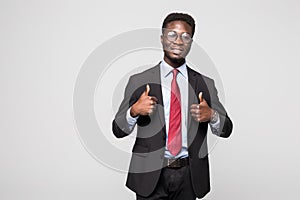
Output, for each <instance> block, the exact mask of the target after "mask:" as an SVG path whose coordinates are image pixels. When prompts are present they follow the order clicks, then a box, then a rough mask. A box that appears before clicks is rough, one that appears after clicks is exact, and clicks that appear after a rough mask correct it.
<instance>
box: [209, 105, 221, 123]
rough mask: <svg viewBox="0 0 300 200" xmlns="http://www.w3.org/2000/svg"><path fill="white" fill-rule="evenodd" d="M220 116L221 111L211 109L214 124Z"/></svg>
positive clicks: (211, 119)
mask: <svg viewBox="0 0 300 200" xmlns="http://www.w3.org/2000/svg"><path fill="white" fill-rule="evenodd" d="M218 118H219V113H218V112H217V111H216V110H214V109H211V117H210V123H212V124H214V123H216V122H217V121H218Z"/></svg>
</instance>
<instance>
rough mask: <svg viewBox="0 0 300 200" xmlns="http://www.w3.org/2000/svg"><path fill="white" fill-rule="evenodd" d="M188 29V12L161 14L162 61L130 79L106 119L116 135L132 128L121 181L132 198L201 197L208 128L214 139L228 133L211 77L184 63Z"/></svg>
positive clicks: (188, 44)
mask: <svg viewBox="0 0 300 200" xmlns="http://www.w3.org/2000/svg"><path fill="white" fill-rule="evenodd" d="M194 31H195V22H194V19H193V18H192V17H191V16H190V15H188V14H182V13H171V14H169V15H168V16H167V17H166V18H165V20H164V22H163V26H162V35H161V43H162V46H163V50H164V57H163V61H162V62H160V63H159V64H158V65H156V66H154V67H153V68H150V69H148V70H146V71H144V72H141V73H139V74H136V75H133V76H131V77H130V79H129V81H128V84H127V86H126V89H125V94H124V99H123V101H122V103H121V105H120V108H119V110H118V112H117V114H116V116H115V119H114V120H113V123H112V129H113V133H114V135H115V136H116V137H118V138H122V137H125V136H127V135H129V134H130V133H131V132H132V131H133V129H134V127H135V126H137V136H136V140H135V144H134V146H133V150H132V152H133V154H132V158H131V162H130V167H129V172H128V177H127V183H126V185H127V187H129V188H130V189H131V190H133V191H134V192H135V193H136V196H137V199H138V200H142V199H147V200H154V199H174V200H175V199H178V200H179V199H180V200H192V199H196V197H198V198H202V197H204V196H205V195H206V194H207V193H208V192H209V191H210V182H209V161H208V155H207V154H208V149H207V137H206V135H207V129H208V126H210V128H211V130H212V132H213V133H214V134H216V135H218V136H220V137H229V136H230V134H231V131H232V126H233V125H232V122H231V120H230V118H229V117H228V115H227V113H226V111H225V109H224V107H223V106H222V105H221V103H220V101H219V98H218V96H217V90H216V88H215V86H214V81H213V80H212V79H210V78H208V77H205V76H203V75H201V74H199V73H198V72H196V71H194V70H192V69H191V68H189V67H188V66H187V65H186V61H185V57H186V55H187V54H188V53H189V50H190V48H191V45H192V37H193V35H194Z"/></svg>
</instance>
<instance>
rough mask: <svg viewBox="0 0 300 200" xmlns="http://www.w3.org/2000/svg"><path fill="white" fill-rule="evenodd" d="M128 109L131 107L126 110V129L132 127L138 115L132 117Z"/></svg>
mask: <svg viewBox="0 0 300 200" xmlns="http://www.w3.org/2000/svg"><path fill="white" fill-rule="evenodd" d="M130 110H131V107H130V108H129V109H128V110H127V112H126V120H127V123H128V129H129V130H130V131H131V130H132V129H133V128H134V126H135V124H136V122H137V119H138V118H139V116H136V117H132V116H131V115H130Z"/></svg>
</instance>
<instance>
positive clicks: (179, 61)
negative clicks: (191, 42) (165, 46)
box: [164, 50, 185, 67]
mask: <svg viewBox="0 0 300 200" xmlns="http://www.w3.org/2000/svg"><path fill="white" fill-rule="evenodd" d="M164 55H165V57H166V58H168V60H169V61H171V62H172V63H174V64H175V65H176V66H177V67H180V66H181V65H183V63H185V58H184V57H177V58H174V57H172V56H171V55H170V54H169V51H167V50H164Z"/></svg>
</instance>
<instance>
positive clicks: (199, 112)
mask: <svg viewBox="0 0 300 200" xmlns="http://www.w3.org/2000/svg"><path fill="white" fill-rule="evenodd" d="M199 102H200V103H199V104H192V105H191V107H190V112H191V115H192V117H193V118H194V120H196V121H197V122H207V121H210V120H211V117H212V115H213V112H214V110H213V109H211V108H210V107H209V106H208V104H207V102H206V101H205V99H204V98H203V97H202V92H200V93H199Z"/></svg>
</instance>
